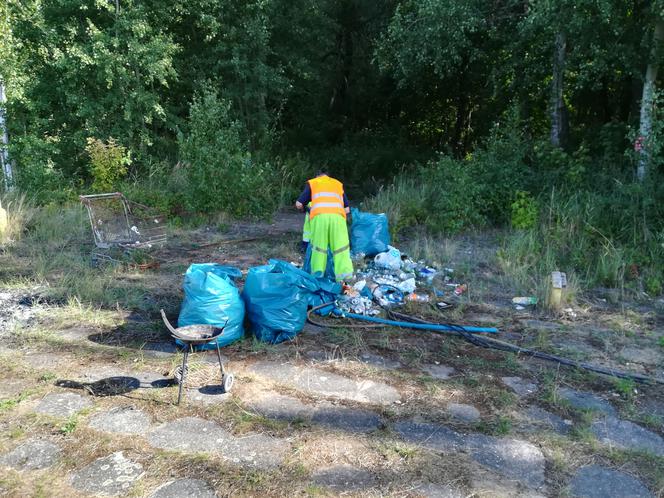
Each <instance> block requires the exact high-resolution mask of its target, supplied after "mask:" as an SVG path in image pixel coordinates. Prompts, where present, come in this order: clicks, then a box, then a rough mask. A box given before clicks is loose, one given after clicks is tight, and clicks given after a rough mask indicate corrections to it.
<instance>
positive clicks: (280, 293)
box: [242, 259, 341, 344]
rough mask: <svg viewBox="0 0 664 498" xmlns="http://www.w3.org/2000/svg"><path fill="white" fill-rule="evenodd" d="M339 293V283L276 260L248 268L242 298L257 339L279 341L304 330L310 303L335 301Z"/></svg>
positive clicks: (270, 341) (271, 341)
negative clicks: (318, 277)
mask: <svg viewBox="0 0 664 498" xmlns="http://www.w3.org/2000/svg"><path fill="white" fill-rule="evenodd" d="M340 292H341V286H340V285H339V284H336V283H334V282H331V281H329V280H326V279H317V278H315V277H314V276H312V275H309V274H308V273H307V272H305V271H303V270H300V269H299V268H296V267H295V266H293V265H291V264H289V263H286V262H284V261H279V260H275V259H273V260H270V262H269V264H267V265H264V266H257V267H255V268H250V269H249V273H248V274H247V280H246V282H245V284H244V290H243V291H242V298H243V299H244V302H245V305H246V309H247V317H248V319H249V323H250V324H251V328H252V330H253V332H254V334H255V335H256V338H257V339H258V340H259V341H263V342H269V343H271V344H277V343H280V342H283V341H286V340H289V339H292V338H293V337H295V336H296V335H297V334H298V333H299V332H300V331H301V330H302V328H303V327H304V323H305V321H306V319H307V308H308V307H309V306H316V305H318V304H323V303H326V302H330V301H333V300H334V297H335V296H336V295H337V294H339V293H340Z"/></svg>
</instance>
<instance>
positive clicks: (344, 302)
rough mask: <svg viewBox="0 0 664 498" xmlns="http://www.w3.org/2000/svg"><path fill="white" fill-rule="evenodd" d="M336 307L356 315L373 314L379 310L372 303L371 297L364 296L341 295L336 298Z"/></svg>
mask: <svg viewBox="0 0 664 498" xmlns="http://www.w3.org/2000/svg"><path fill="white" fill-rule="evenodd" d="M337 307H338V308H339V309H340V310H342V311H346V312H349V313H355V314H358V315H367V316H375V315H377V314H378V313H379V310H378V309H376V307H375V306H374V304H373V301H372V300H371V298H368V297H364V296H356V297H352V298H351V297H348V296H343V297H341V298H340V299H338V300H337Z"/></svg>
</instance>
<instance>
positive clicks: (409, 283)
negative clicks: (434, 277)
mask: <svg viewBox="0 0 664 498" xmlns="http://www.w3.org/2000/svg"><path fill="white" fill-rule="evenodd" d="M396 287H397V289H399V290H400V291H401V292H405V293H407V294H410V293H411V292H415V289H417V285H416V284H415V278H414V277H413V278H409V279H408V280H404V281H403V282H401V283H399V284H397V285H396Z"/></svg>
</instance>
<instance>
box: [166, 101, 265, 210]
mask: <svg viewBox="0 0 664 498" xmlns="http://www.w3.org/2000/svg"><path fill="white" fill-rule="evenodd" d="M230 107H231V106H230V103H229V102H228V101H225V100H222V99H220V98H219V97H218V96H217V94H216V93H215V92H214V91H210V90H206V91H203V92H202V93H201V94H200V95H199V96H197V97H195V98H194V101H193V103H192V105H191V111H190V115H189V120H190V121H189V130H190V131H189V133H187V134H186V135H183V136H180V138H179V147H180V158H181V161H182V168H183V172H184V179H185V181H186V183H185V186H186V189H187V192H186V195H185V205H186V207H188V208H189V209H190V210H192V211H196V212H202V213H214V212H217V211H226V212H228V213H230V214H233V215H240V216H242V215H247V214H248V215H253V216H265V215H269V214H270V213H272V212H273V210H274V208H275V206H276V202H275V199H274V189H273V188H272V185H273V181H274V178H273V177H272V175H271V169H270V166H269V165H267V164H261V163H258V162H256V161H255V160H254V158H253V157H252V155H251V154H250V153H249V151H248V145H247V142H246V140H245V138H244V136H245V135H246V134H245V133H244V128H243V125H242V123H241V122H240V121H238V120H235V119H233V118H232V117H231V115H230Z"/></svg>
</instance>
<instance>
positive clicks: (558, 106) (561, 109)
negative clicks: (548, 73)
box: [551, 31, 567, 147]
mask: <svg viewBox="0 0 664 498" xmlns="http://www.w3.org/2000/svg"><path fill="white" fill-rule="evenodd" d="M566 50H567V37H566V35H565V33H563V32H562V31H561V32H559V33H557V34H556V42H555V50H554V54H553V81H552V82H551V144H552V145H553V146H554V147H563V146H564V145H565V143H566V138H567V137H566V135H567V108H566V107H565V101H564V100H563V86H564V75H565V51H566Z"/></svg>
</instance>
